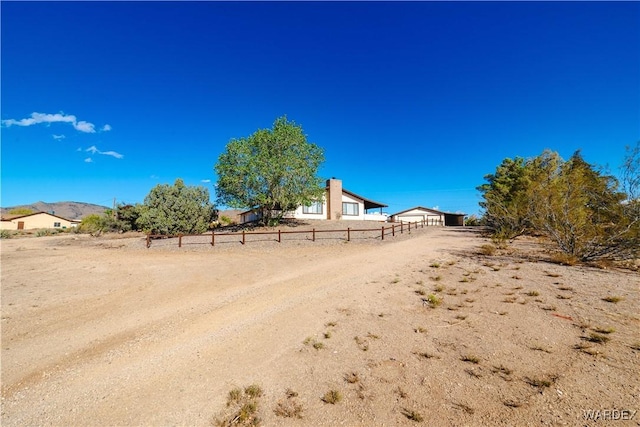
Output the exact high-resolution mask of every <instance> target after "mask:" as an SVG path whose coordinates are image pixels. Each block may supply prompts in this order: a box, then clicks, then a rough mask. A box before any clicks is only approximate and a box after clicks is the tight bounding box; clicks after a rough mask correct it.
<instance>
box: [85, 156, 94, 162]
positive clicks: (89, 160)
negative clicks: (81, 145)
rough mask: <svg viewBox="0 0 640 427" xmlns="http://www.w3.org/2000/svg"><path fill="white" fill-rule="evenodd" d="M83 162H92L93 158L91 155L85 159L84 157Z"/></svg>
mask: <svg viewBox="0 0 640 427" xmlns="http://www.w3.org/2000/svg"><path fill="white" fill-rule="evenodd" d="M84 162H85V163H93V159H92V158H91V157H87V158H86V159H84Z"/></svg>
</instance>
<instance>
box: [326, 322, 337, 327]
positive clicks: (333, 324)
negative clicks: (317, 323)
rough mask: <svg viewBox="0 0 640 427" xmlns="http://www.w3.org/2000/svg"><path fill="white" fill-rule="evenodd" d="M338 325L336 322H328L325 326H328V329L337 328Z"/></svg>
mask: <svg viewBox="0 0 640 427" xmlns="http://www.w3.org/2000/svg"><path fill="white" fill-rule="evenodd" d="M337 325H338V324H337V323H336V322H327V323H325V325H324V326H326V327H327V328H333V327H335V326H337Z"/></svg>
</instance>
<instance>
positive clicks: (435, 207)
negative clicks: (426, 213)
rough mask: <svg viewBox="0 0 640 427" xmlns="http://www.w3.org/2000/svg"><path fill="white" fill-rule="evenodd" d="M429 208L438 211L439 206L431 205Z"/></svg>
mask: <svg viewBox="0 0 640 427" xmlns="http://www.w3.org/2000/svg"><path fill="white" fill-rule="evenodd" d="M431 209H433V210H436V211H439V210H440V206H434V207H432V208H431Z"/></svg>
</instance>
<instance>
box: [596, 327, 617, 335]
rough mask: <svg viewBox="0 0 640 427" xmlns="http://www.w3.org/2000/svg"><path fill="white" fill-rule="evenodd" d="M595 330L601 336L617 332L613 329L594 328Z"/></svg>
mask: <svg viewBox="0 0 640 427" xmlns="http://www.w3.org/2000/svg"><path fill="white" fill-rule="evenodd" d="M593 330H594V331H596V332H597V333H599V334H612V333H614V332H615V331H616V330H615V329H613V328H593Z"/></svg>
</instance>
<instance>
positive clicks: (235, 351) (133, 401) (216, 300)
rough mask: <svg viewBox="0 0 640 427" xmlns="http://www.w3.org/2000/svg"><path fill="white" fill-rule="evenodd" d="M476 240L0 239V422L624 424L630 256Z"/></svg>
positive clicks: (628, 411) (639, 381)
mask: <svg viewBox="0 0 640 427" xmlns="http://www.w3.org/2000/svg"><path fill="white" fill-rule="evenodd" d="M486 243H487V241H486V240H484V239H483V238H482V237H481V236H480V235H479V234H478V233H477V232H475V231H473V230H470V229H462V228H437V227H431V228H425V229H418V230H415V229H414V230H413V231H412V233H411V234H409V233H407V232H405V233H404V234H403V235H402V236H396V237H395V238H391V237H388V238H385V240H384V241H380V239H379V236H377V237H375V236H374V237H370V238H356V239H354V240H353V241H352V242H349V243H346V242H344V241H343V240H339V239H329V238H327V239H325V240H322V241H318V242H315V243H313V242H310V241H309V240H308V239H306V238H300V239H298V240H291V241H285V242H283V243H280V244H279V243H277V242H274V241H273V240H272V238H271V240H270V239H269V238H265V239H262V240H260V241H255V242H251V243H248V244H246V245H244V246H242V245H240V244H238V243H237V241H234V240H233V239H231V240H228V241H226V243H225V242H222V241H220V242H219V243H218V244H217V245H216V246H215V247H211V246H210V245H206V244H192V245H187V246H185V247H183V248H182V249H178V248H177V244H176V242H175V241H161V242H154V244H153V245H152V247H151V248H150V249H146V248H145V245H144V241H143V239H141V238H139V237H134V238H128V239H111V238H108V237H101V238H91V237H88V236H75V235H64V236H62V235H61V236H54V237H43V238H21V239H10V240H3V241H2V243H1V244H2V247H1V250H2V266H1V267H2V272H1V279H2V294H1V297H2V301H1V303H2V341H1V344H2V353H1V356H2V359H1V362H2V417H1V421H2V425H3V426H24V425H59V426H69V425H83V426H84V425H95V426H107V425H122V426H124V425H189V426H197V425H211V424H212V423H214V420H215V419H218V420H224V419H225V417H226V419H232V418H233V417H234V413H233V410H234V407H233V405H232V406H230V407H228V406H227V396H228V393H229V391H230V390H232V389H233V388H234V387H246V386H249V385H251V384H256V385H259V386H260V388H261V389H262V392H263V394H262V396H261V397H259V398H257V399H256V402H257V407H258V416H259V417H260V419H261V424H262V425H265V426H273V425H287V426H288V425H292V426H293V425H308V426H317V425H326V426H333V425H346V426H394V425H414V424H419V423H423V424H426V425H433V426H448V425H451V426H453V425H455V426H465V425H467V426H481V425H482V426H484V425H505V426H507V425H508V426H513V425H518V426H525V425H570V426H574V425H589V426H591V425H594V426H595V425H603V424H604V423H607V418H609V419H614V418H620V420H619V421H617V422H616V423H615V425H621V426H622V425H635V426H637V425H640V414H636V411H638V410H639V409H640V405H639V403H638V402H639V401H640V369H639V363H638V362H639V361H640V332H639V331H640V313H639V310H638V307H639V306H640V305H639V302H640V301H639V299H640V298H639V289H640V278H639V275H638V273H637V272H631V271H626V270H615V269H597V268H592V267H585V266H560V265H557V264H552V263H549V262H545V258H546V254H545V253H544V251H543V250H542V249H543V248H542V247H541V246H539V245H537V244H536V243H535V242H532V241H527V240H522V241H519V242H516V243H515V244H514V245H513V246H512V247H511V248H509V249H508V250H504V251H498V252H496V253H495V254H493V255H491V256H487V255H481V254H480V253H479V248H480V247H481V245H483V244H486ZM434 297H435V298H434ZM607 297H614V298H613V301H615V300H617V299H618V298H619V300H618V302H608V301H605V300H604V299H605V298H607ZM430 299H431V300H435V299H438V300H439V301H440V302H441V304H440V305H434V304H432V303H431V302H430ZM598 331H600V332H598ZM603 337H604V338H603ZM603 340H608V342H594V341H603ZM287 390H289V393H288V395H287ZM330 390H335V391H337V392H339V393H340V395H341V396H342V399H341V400H340V401H339V402H337V403H335V404H329V403H326V402H324V401H323V400H322V397H323V396H324V395H325V393H327V392H328V391H330ZM278 405H280V408H282V407H285V408H290V409H291V408H295V407H297V408H298V409H299V414H300V415H301V416H302V418H297V417H295V416H292V417H286V416H282V415H277V414H276V411H275V410H276V409H277V408H278ZM586 411H600V412H593V413H591V414H592V415H591V416H592V417H593V418H594V419H593V420H590V419H588V416H587V415H585V414H586V413H587V412H586ZM604 411H611V412H604ZM291 412H292V413H291V414H290V415H293V412H296V411H294V410H292V411H291ZM596 418H597V419H596ZM630 418H632V419H630ZM419 419H422V421H416V420H419Z"/></svg>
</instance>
